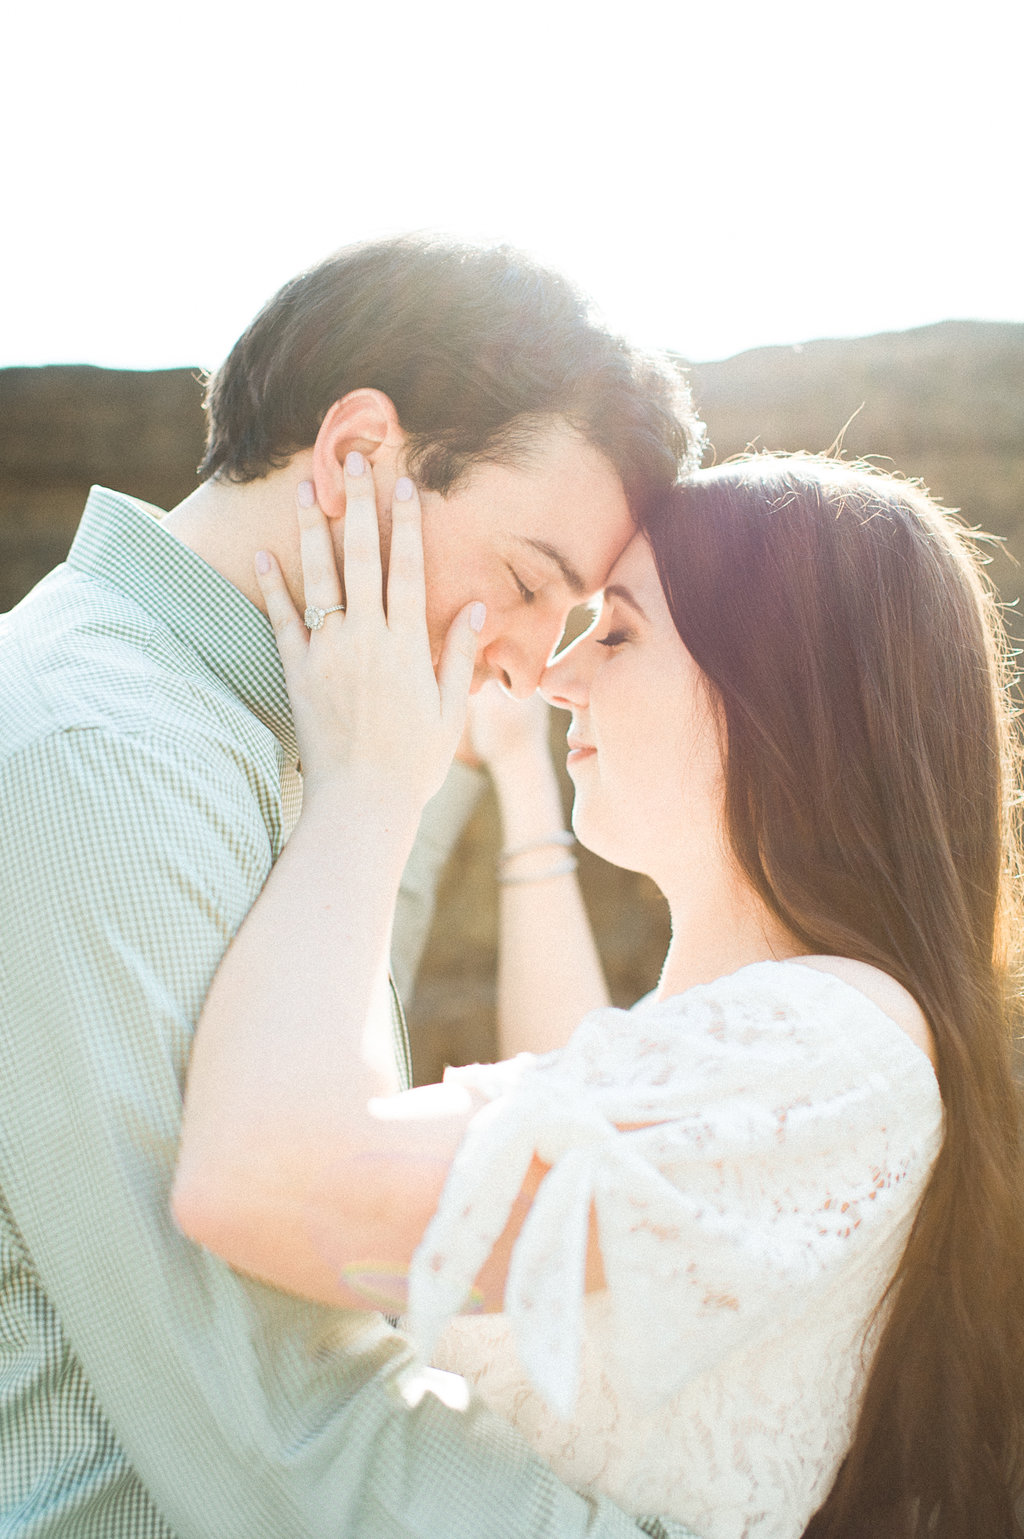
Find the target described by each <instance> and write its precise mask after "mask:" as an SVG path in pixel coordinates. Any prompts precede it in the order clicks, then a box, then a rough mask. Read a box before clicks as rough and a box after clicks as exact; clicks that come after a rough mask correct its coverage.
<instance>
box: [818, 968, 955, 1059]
mask: <svg viewBox="0 0 1024 1539" xmlns="http://www.w3.org/2000/svg"><path fill="white" fill-rule="evenodd" d="M791 960H792V961H794V962H799V963H800V964H801V966H803V967H813V968H815V969H817V971H818V972H822V973H832V974H833V976H834V977H836V978H841V979H842V981H843V982H844V983H848V984H850V986H851V987H852V988H855V989H857V990H858V991H859V992H860V993H861V994H864V995H866V997H867V998H868V999H870V1000H871V1003H872V1004H874V1005H877V1006H878V1008H879V1010H881V1011H883V1013H884V1014H885V1015H887V1016H888V1017H889V1019H890V1020H891V1021H894V1022H895V1023H896V1025H897V1026H898V1027H899V1028H900V1030H901V1031H905V1032H906V1034H907V1036H908V1037H909V1038H910V1039H911V1041H912V1042H915V1043H916V1044H917V1046H918V1047H919V1048H920V1049H921V1051H922V1053H924V1054H926V1055H927V1057H928V1058H930V1059H931V1062H932V1065H933V1066H934V1064H935V1041H934V1038H933V1037H932V1031H931V1027H930V1026H929V1025H928V1020H927V1017H926V1016H925V1013H924V1011H923V1010H922V1009H921V1006H920V1005H919V1004H918V1002H917V1000H916V999H915V998H914V996H913V994H911V992H910V990H909V989H905V988H904V987H903V985H902V983H897V982H896V979H895V978H891V977H890V976H889V974H888V973H884V972H883V971H882V969H881V968H880V967H872V966H871V964H870V963H868V962H855V961H853V959H852V958H851V957H793V958H791Z"/></svg>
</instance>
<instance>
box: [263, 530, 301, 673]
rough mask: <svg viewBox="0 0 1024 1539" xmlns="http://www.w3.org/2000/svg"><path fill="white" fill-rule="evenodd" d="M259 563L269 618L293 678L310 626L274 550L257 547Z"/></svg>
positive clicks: (284, 660)
mask: <svg viewBox="0 0 1024 1539" xmlns="http://www.w3.org/2000/svg"><path fill="white" fill-rule="evenodd" d="M255 566H256V581H257V583H258V584H259V589H260V592H261V593H262V595H263V602H264V604H265V605H266V607H267V618H268V620H269V621H270V623H271V625H272V626H273V628H274V636H275V638H276V640H277V649H278V651H279V652H280V654H281V662H282V663H283V665H284V671H285V676H286V678H290V677H292V675H293V672H294V669H295V668H296V666H297V665H298V664H299V663H301V661H302V659H303V658H304V656H305V654H306V649H307V646H308V643H309V636H308V633H307V631H306V626H305V623H304V621H303V620H302V619H301V618H300V616H299V614H298V611H297V610H296V608H295V605H294V604H293V603H292V596H291V594H290V593H289V592H288V587H287V584H286V583H285V580H284V577H283V575H282V573H281V568H280V567H279V566H278V564H277V561H276V560H275V558H274V557H273V556H272V555H271V554H270V552H269V551H265V550H260V551H257V552H256V561H255Z"/></svg>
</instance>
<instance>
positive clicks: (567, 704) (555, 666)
mask: <svg viewBox="0 0 1024 1539" xmlns="http://www.w3.org/2000/svg"><path fill="white" fill-rule="evenodd" d="M585 640H586V637H585V636H579V637H577V639H576V640H575V641H573V642H571V643H570V644H569V646H567V647H566V648H565V649H564V651H562V652H559V653H558V656H557V657H554V658H552V660H551V662H550V663H548V665H547V667H546V668H545V669H544V672H543V673H542V674H541V677H540V685H539V688H540V692H541V694H542V695H543V696H544V699H545V700H546V701H547V702H548V704H549V705H555V706H559V707H561V709H562V710H572V708H573V706H575V705H583V704H584V703H585V700H586V692H587V691H586V678H585V676H584V669H583V666H582V665H583V662H584V648H583V646H582V643H583V642H584V641H585Z"/></svg>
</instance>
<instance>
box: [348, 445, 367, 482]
mask: <svg viewBox="0 0 1024 1539" xmlns="http://www.w3.org/2000/svg"><path fill="white" fill-rule="evenodd" d="M345 469H346V470H347V471H348V473H349V475H350V476H361V475H362V473H363V471H364V470H365V469H366V461H365V460H364V459H363V456H362V455H361V454H360V453H359V450H358V449H350V450H349V451H348V453H347V454H346V456H345Z"/></svg>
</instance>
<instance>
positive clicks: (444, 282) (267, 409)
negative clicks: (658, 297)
mask: <svg viewBox="0 0 1024 1539" xmlns="http://www.w3.org/2000/svg"><path fill="white" fill-rule="evenodd" d="M364 387H369V388H374V389H377V390H381V391H383V392H384V394H385V395H387V396H389V397H390V399H391V400H392V401H393V403H394V405H395V409H396V410H397V412H398V419H399V422H400V423H401V425H402V428H403V430H404V431H405V433H406V434H407V435H408V438H409V470H410V472H411V473H412V474H413V475H415V476H416V477H417V478H418V480H419V482H420V484H421V485H422V486H424V487H425V488H427V489H429V490H432V491H437V492H441V493H442V494H445V493H448V492H450V491H451V490H452V488H453V487H454V486H455V485H456V483H457V482H458V480H459V479H460V477H462V476H463V475H464V474H465V473H466V471H468V470H469V468H470V467H471V466H472V465H473V464H474V463H478V462H481V461H483V462H488V463H499V464H502V463H503V464H508V463H515V462H516V460H517V458H518V457H519V456H520V455H521V454H522V453H523V452H524V451H525V450H526V449H527V448H528V447H529V445H530V443H531V442H532V440H533V439H534V438H535V436H536V434H537V433H538V431H540V430H542V429H543V427H544V426H546V425H548V424H549V423H550V422H551V420H552V419H554V418H562V419H564V420H565V421H567V422H568V423H569V424H570V425H571V426H572V427H574V428H575V429H576V430H577V431H578V432H579V433H580V434H581V435H582V436H583V437H584V438H585V439H586V440H587V441H588V442H589V443H590V444H592V445H593V446H594V447H595V448H597V449H599V450H601V452H602V453H603V454H604V455H605V456H606V458H607V459H608V460H609V462H610V463H611V464H612V465H613V466H614V468H615V470H616V471H617V472H618V474H619V476H620V478H621V480H622V483H623V487H624V489H625V492H626V496H627V498H628V500H629V503H630V507H631V508H632V510H633V513H634V516H635V517H638V518H640V519H642V518H643V515H644V510H645V508H646V506H647V504H648V502H649V501H650V499H651V497H652V496H653V495H656V494H657V493H658V492H659V491H661V490H663V489H664V488H665V487H666V486H668V485H670V484H671V483H672V482H673V481H675V480H676V478H677V476H678V475H679V473H680V471H682V470H684V469H687V468H691V467H692V466H693V465H694V464H695V463H696V461H697V459H698V458H699V453H700V446H701V442H702V429H701V425H700V423H699V422H698V419H697V418H696V416H695V414H694V412H693V409H692V406H691V404H690V398H689V393H688V391H687V388H686V386H685V383H684V382H683V379H682V377H681V375H680V373H679V371H678V369H676V368H673V367H672V366H671V365H670V364H669V363H668V362H667V361H666V360H662V359H658V358H654V357H651V356H648V355H646V354H643V353H640V352H638V351H637V350H636V349H634V348H631V347H629V346H628V345H627V344H626V343H625V342H624V341H623V340H622V339H621V338H619V337H615V336H612V335H610V334H609V333H608V332H607V331H605V330H604V329H603V328H602V327H601V326H599V325H598V324H596V323H595V321H594V319H593V318H592V316H591V315H590V313H589V310H588V306H587V304H586V302H585V301H584V299H583V298H582V297H581V296H580V295H579V294H578V293H577V292H576V290H575V289H574V288H573V287H572V286H571V285H570V284H569V283H568V282H567V280H566V279H564V278H562V277H561V276H559V275H558V274H557V273H552V272H549V271H547V270H545V269H543V268H541V267H538V266H537V265H536V264H535V263H533V262H532V261H530V260H529V259H528V258H527V257H525V256H523V255H522V253H520V252H517V251H515V250H512V249H511V248H509V247H506V246H500V247H491V248H482V247H475V246H467V245H458V244H454V243H451V242H441V241H438V240H434V239H426V238H420V237H411V236H405V237H401V238H398V239H394V240H384V241H379V242H375V243H372V244H366V245H360V246H352V247H349V248H347V249H345V250H343V251H339V252H337V253H336V254H335V255H333V256H330V257H328V258H327V259H326V260H325V261H323V262H321V263H320V264H319V265H318V266H317V267H314V268H311V269H310V270H309V271H308V272H304V273H300V274H299V276H298V277H296V278H293V279H292V280H291V282H290V283H286V284H285V286H284V288H282V289H281V290H280V291H279V293H277V294H276V295H275V296H274V297H273V299H271V300H270V301H269V303H268V304H267V305H265V306H264V308H263V309H262V310H261V311H260V313H259V315H257V316H256V318H255V320H254V321H253V322H252V324H251V325H250V326H249V327H248V329H247V330H246V331H245V333H244V334H243V335H242V336H241V337H240V338H239V340H238V342H237V343H236V344H235V346H234V347H233V348H232V350H231V352H230V353H229V355H228V357H227V359H226V360H225V362H224V363H223V365H222V366H221V367H220V369H218V370H217V372H216V373H215V374H214V375H213V377H212V378H211V380H210V382H209V386H208V389H207V398H206V405H207V410H208V413H209V434H208V441H207V449H206V455H205V458H204V460H203V463H202V465H201V466H200V475H201V476H203V477H204V478H206V477H211V476H217V477H221V478H223V479H225V480H230V481H253V480H257V479H259V478H260V477H261V476H264V475H266V474H267V473H268V471H270V470H272V469H274V468H277V467H280V466H281V465H283V464H285V463H286V462H287V460H288V459H289V458H290V457H291V455H293V454H295V453H296V452H297V451H298V450H300V449H303V448H308V447H309V445H311V444H312V443H313V442H314V441H315V439H316V435H317V433H318V431H319V428H320V424H321V423H322V421H323V419H324V417H325V415H326V413H327V411H328V409H329V407H330V406H331V405H332V404H333V402H334V401H336V400H338V399H340V398H341V397H342V396H344V395H346V394H347V393H348V392H349V391H351V390H356V389H360V388H364Z"/></svg>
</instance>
